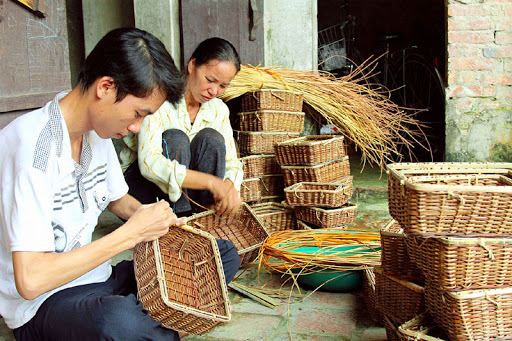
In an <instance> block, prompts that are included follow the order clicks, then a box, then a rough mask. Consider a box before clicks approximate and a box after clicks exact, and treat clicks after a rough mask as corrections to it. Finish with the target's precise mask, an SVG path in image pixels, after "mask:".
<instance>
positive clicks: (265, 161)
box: [240, 154, 281, 179]
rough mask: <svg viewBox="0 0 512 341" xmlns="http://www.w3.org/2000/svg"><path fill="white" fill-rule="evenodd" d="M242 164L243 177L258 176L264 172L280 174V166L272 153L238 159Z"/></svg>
mask: <svg viewBox="0 0 512 341" xmlns="http://www.w3.org/2000/svg"><path fill="white" fill-rule="evenodd" d="M240 161H242V164H243V170H244V178H245V179H250V178H259V177H261V176H263V175H265V174H280V173H281V167H279V164H278V163H277V160H276V156H275V155H274V154H262V155H251V156H246V157H243V158H241V159H240Z"/></svg>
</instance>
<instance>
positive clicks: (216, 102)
mask: <svg viewBox="0 0 512 341" xmlns="http://www.w3.org/2000/svg"><path fill="white" fill-rule="evenodd" d="M204 128H213V129H215V130H216V131H218V132H219V133H220V134H221V135H222V136H223V137H224V141H225V143H226V174H225V176H224V179H230V180H231V181H232V182H233V184H234V185H235V188H236V189H237V190H238V191H240V186H241V184H242V179H243V169H242V162H241V161H240V160H239V159H238V157H237V153H236V147H235V140H234V138H233V129H232V128H231V124H230V122H229V109H228V107H227V105H226V104H225V103H224V102H223V101H222V100H220V99H218V98H214V99H212V100H210V101H208V102H206V103H203V104H201V107H200V108H199V112H198V113H197V116H196V119H195V121H194V124H192V123H191V122H190V116H189V114H188V111H187V104H186V102H185V98H184V97H183V98H182V99H181V100H180V102H179V103H178V104H176V106H173V105H172V104H170V103H169V102H167V101H166V102H164V104H162V106H161V107H160V108H159V109H158V110H157V112H155V113H154V114H153V115H148V116H146V118H145V119H144V121H143V122H142V126H141V128H140V132H139V133H138V134H132V133H130V134H129V135H128V136H126V137H125V138H124V139H123V140H124V142H125V144H126V146H125V148H124V149H123V150H122V151H121V153H120V159H121V164H122V168H123V171H124V170H126V169H127V168H128V166H129V165H130V164H131V163H132V162H134V161H135V160H136V159H137V156H138V162H139V168H140V172H141V174H142V175H143V176H144V177H145V178H146V179H148V180H150V181H152V182H153V183H155V184H156V185H157V186H158V187H159V188H160V189H161V190H162V191H163V192H164V193H168V194H169V199H170V200H171V201H173V202H176V201H177V200H178V199H179V198H180V196H181V187H182V185H183V181H184V180H185V175H186V167H185V166H184V165H182V164H180V163H179V162H178V161H176V160H169V159H168V158H166V157H165V156H164V155H163V154H162V133H163V132H164V131H166V130H168V129H179V130H181V131H183V132H185V133H186V134H187V136H188V137H189V139H190V141H192V140H193V139H194V137H195V136H196V134H197V133H198V132H199V131H201V130H202V129H204Z"/></svg>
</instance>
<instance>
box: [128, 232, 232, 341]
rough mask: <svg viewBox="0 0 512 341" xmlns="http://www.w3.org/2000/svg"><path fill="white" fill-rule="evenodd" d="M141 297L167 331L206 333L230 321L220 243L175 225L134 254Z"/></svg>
mask: <svg viewBox="0 0 512 341" xmlns="http://www.w3.org/2000/svg"><path fill="white" fill-rule="evenodd" d="M133 260H134V270H135V278H136V280H137V288H138V295H139V298H140V301H141V302H142V305H143V307H144V309H146V310H148V311H149V314H150V315H151V317H152V318H153V319H154V320H155V321H158V322H161V323H162V325H163V326H164V327H166V328H170V329H174V330H177V331H182V332H187V333H192V334H202V333H206V332H208V331H210V330H211V329H213V328H214V327H216V326H218V325H220V324H224V323H226V322H228V321H229V320H230V319H231V312H230V305H229V299H228V293H227V286H226V279H225V277H224V270H223V268H222V261H221V258H220V254H219V249H218V246H217V242H216V241H215V239H214V238H213V237H212V236H211V235H210V234H208V233H206V232H203V231H200V230H194V229H192V228H191V227H190V226H181V227H171V228H170V229H169V232H168V233H167V234H166V235H164V236H162V237H160V238H159V239H157V240H154V241H152V242H147V243H140V244H138V245H137V246H136V247H135V248H134V250H133Z"/></svg>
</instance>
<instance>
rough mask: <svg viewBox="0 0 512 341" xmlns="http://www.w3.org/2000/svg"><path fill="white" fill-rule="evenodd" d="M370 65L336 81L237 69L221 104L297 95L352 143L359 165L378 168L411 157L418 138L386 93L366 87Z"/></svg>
mask: <svg viewBox="0 0 512 341" xmlns="http://www.w3.org/2000/svg"><path fill="white" fill-rule="evenodd" d="M372 64H373V63H363V64H362V65H361V66H359V67H358V68H357V69H355V70H354V71H353V72H352V73H351V74H349V75H347V76H344V77H340V78H336V77H335V76H334V75H332V74H331V73H328V72H324V71H299V70H293V69H286V68H262V67H254V66H251V65H243V66H242V68H241V70H240V72H239V73H238V74H237V76H236V77H235V78H234V79H233V80H232V82H231V84H230V86H229V87H228V89H227V90H226V92H225V93H224V94H223V95H222V96H221V98H222V99H223V100H225V101H228V100H231V99H233V98H236V97H239V96H241V95H243V94H245V93H247V92H252V91H257V90H261V89H279V90H291V91H297V92H301V93H302V94H303V96H304V102H305V103H307V104H308V105H309V106H311V107H312V108H313V109H314V110H315V111H316V112H317V113H319V114H320V115H321V116H322V117H323V118H324V119H325V120H326V121H327V123H328V124H333V125H334V126H336V127H337V128H338V129H340V130H341V131H342V133H343V134H344V135H345V136H346V137H347V138H348V139H350V140H351V141H353V142H354V143H355V145H356V148H358V149H360V150H361V152H362V161H363V163H365V162H366V161H370V162H371V163H374V164H377V165H379V166H381V167H382V168H384V166H385V164H386V163H389V162H391V161H397V157H398V159H400V158H401V157H402V156H403V155H402V154H409V156H410V155H412V153H411V145H412V142H416V143H419V140H422V139H421V138H420V137H422V136H423V135H424V134H423V132H422V130H421V126H420V124H418V121H417V120H415V119H414V118H413V117H412V114H411V113H410V112H408V111H406V110H403V109H405V108H401V107H400V106H398V105H397V104H395V103H393V102H392V101H391V100H390V99H389V91H387V90H386V89H384V88H383V87H380V86H377V87H376V86H372V85H371V84H369V82H368V78H369V75H368V74H367V73H365V72H366V71H365V70H368V69H372V67H373V66H372ZM370 72H371V70H370Z"/></svg>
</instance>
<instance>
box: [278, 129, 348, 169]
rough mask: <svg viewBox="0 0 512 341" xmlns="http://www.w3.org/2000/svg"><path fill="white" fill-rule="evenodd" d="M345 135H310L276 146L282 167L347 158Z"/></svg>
mask: <svg viewBox="0 0 512 341" xmlns="http://www.w3.org/2000/svg"><path fill="white" fill-rule="evenodd" d="M343 140H344V137H343V135H309V136H304V137H299V138H296V139H291V140H287V141H284V142H280V143H278V144H276V145H275V147H274V149H275V153H276V158H277V162H278V163H279V164H280V165H316V164H319V163H323V162H327V161H332V160H338V159H341V158H342V157H344V156H346V151H345V146H344V142H343Z"/></svg>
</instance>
